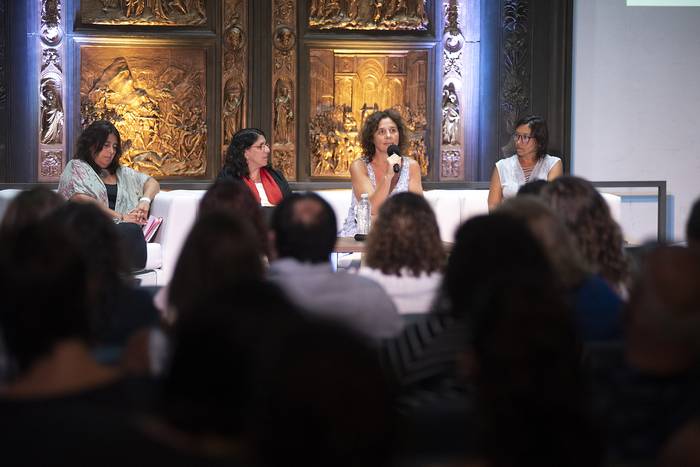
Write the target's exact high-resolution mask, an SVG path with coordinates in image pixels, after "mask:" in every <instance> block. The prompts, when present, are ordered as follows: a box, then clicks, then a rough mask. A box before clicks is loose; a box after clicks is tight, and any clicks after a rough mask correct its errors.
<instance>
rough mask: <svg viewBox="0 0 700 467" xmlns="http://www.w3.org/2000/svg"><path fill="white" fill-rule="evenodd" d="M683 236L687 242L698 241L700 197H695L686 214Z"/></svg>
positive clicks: (699, 236)
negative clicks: (686, 219) (687, 214)
mask: <svg viewBox="0 0 700 467" xmlns="http://www.w3.org/2000/svg"><path fill="white" fill-rule="evenodd" d="M685 237H686V240H687V241H688V244H691V243H700V198H698V199H696V200H695V202H694V203H693V207H692V208H691V210H690V215H689V216H688V223H687V224H686V226H685Z"/></svg>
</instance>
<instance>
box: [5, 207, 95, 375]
mask: <svg viewBox="0 0 700 467" xmlns="http://www.w3.org/2000/svg"><path fill="white" fill-rule="evenodd" d="M86 277H87V271H86V265H85V261H84V257H83V255H81V254H80V251H79V249H78V247H77V246H76V245H75V243H74V242H73V239H72V238H71V237H70V236H69V235H68V233H67V232H65V231H64V230H63V229H62V228H61V226H60V225H57V224H56V223H55V222H54V221H53V220H52V219H51V218H47V219H44V220H42V221H40V222H38V223H36V224H31V225H29V226H27V227H24V228H22V229H19V230H18V231H12V232H4V233H2V234H1V235H0V296H2V297H3V304H2V306H1V307H0V330H2V333H3V337H4V341H5V345H6V346H7V350H8V353H9V354H10V355H11V356H12V357H14V359H15V360H16V362H17V364H18V367H19V370H20V371H24V370H26V369H28V368H29V367H30V366H31V365H33V364H34V363H35V362H36V360H37V359H39V358H41V357H43V356H45V355H47V354H49V353H50V352H51V350H52V348H53V346H54V345H55V344H56V343H57V342H59V341H62V340H65V339H73V338H78V339H81V340H84V341H86V342H87V341H88V340H89V339H90V337H91V319H90V315H89V309H88V306H87V303H86V301H85V281H86Z"/></svg>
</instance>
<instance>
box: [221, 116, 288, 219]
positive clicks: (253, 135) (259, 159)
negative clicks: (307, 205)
mask: <svg viewBox="0 0 700 467" xmlns="http://www.w3.org/2000/svg"><path fill="white" fill-rule="evenodd" d="M217 179H219V180H220V179H234V180H239V181H243V182H244V183H245V184H246V185H247V186H248V188H249V189H250V192H251V193H252V194H253V196H254V197H255V199H256V201H257V202H258V204H259V205H261V206H263V207H269V206H276V205H277V204H279V202H280V201H282V198H284V197H286V196H288V195H289V194H291V192H292V191H291V189H290V188H289V184H288V183H287V180H285V178H284V175H282V173H281V172H279V171H277V170H275V169H273V168H272V166H271V165H270V145H269V144H267V139H266V138H265V133H263V132H262V130H258V129H257V128H244V129H242V130H239V131H238V132H236V134H234V135H233V137H232V138H231V144H229V146H228V149H227V150H226V162H225V164H224V167H223V168H222V169H221V172H219V176H218V177H217Z"/></svg>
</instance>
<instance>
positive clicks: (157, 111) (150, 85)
mask: <svg viewBox="0 0 700 467" xmlns="http://www.w3.org/2000/svg"><path fill="white" fill-rule="evenodd" d="M147 44H148V42H147V41H145V40H144V41H140V43H138V44H133V43H130V44H128V45H127V44H123V45H121V46H119V45H116V44H115V43H114V42H113V45H112V46H109V47H106V46H104V45H89V44H86V45H82V46H81V48H80V96H81V100H80V111H81V124H82V126H86V125H88V124H89V123H90V122H92V121H94V120H97V119H107V120H110V121H112V122H113V123H114V125H115V126H116V127H117V129H118V130H119V133H120V134H121V137H122V145H123V154H122V156H121V162H122V164H125V165H129V166H131V167H133V168H135V169H137V170H139V171H141V172H144V173H147V174H149V175H154V176H202V175H204V174H205V173H206V169H207V118H206V117H207V111H208V109H207V99H206V96H207V91H208V90H207V80H206V75H207V69H206V54H207V49H206V48H205V47H193V46H192V47H174V46H172V45H163V46H155V45H153V46H150V47H149V46H147Z"/></svg>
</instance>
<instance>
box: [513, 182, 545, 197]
mask: <svg viewBox="0 0 700 467" xmlns="http://www.w3.org/2000/svg"><path fill="white" fill-rule="evenodd" d="M547 183H549V182H547V180H541V179H539V180H533V181H531V182H527V183H526V184H525V185H523V186H521V187H520V188H518V194H517V196H523V195H532V196H539V195H540V194H542V189H544V187H546V186H547Z"/></svg>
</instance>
